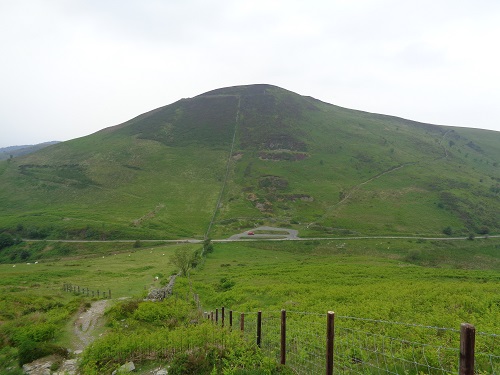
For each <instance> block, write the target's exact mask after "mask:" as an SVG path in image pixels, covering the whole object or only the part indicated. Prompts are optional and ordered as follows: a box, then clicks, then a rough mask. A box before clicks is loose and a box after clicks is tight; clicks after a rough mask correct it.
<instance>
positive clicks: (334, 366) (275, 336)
mask: <svg viewBox="0 0 500 375" xmlns="http://www.w3.org/2000/svg"><path fill="white" fill-rule="evenodd" d="M221 311H224V309H222V310H221ZM229 314H230V316H232V320H231V322H230V324H229V326H228V327H229V329H233V330H234V329H239V330H241V331H242V334H243V336H244V337H245V338H246V339H247V340H250V341H252V342H254V343H256V345H258V346H260V348H261V349H262V351H263V352H264V353H266V355H268V356H270V357H272V358H275V359H276V361H277V363H281V364H286V365H287V366H288V367H290V368H292V369H293V371H294V372H295V373H296V374H322V373H326V374H327V375H330V374H333V373H335V374H379V375H380V374H436V375H438V374H439V375H447V374H455V375H456V374H460V375H474V374H491V375H495V374H498V375H500V335H496V334H488V333H482V332H479V333H476V332H475V328H474V327H473V326H472V325H470V324H465V323H464V324H462V326H461V329H460V330H458V329H452V328H445V327H436V326H426V325H417V324H407V323H401V322H391V321H385V320H373V319H364V318H356V317H350V316H335V319H334V318H333V317H334V314H333V313H331V312H329V313H328V314H315V313H306V312H293V311H285V310H282V311H280V312H276V311H265V312H262V311H258V312H237V311H232V310H230V311H229ZM210 316H212V321H213V322H214V324H219V325H220V324H221V321H220V320H219V321H218V320H214V319H213V314H210V313H205V317H206V318H208V319H210ZM223 316H224V313H223V315H222V317H223ZM222 319H223V318H222ZM474 371H475V372H474Z"/></svg>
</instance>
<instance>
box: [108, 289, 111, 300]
mask: <svg viewBox="0 0 500 375" xmlns="http://www.w3.org/2000/svg"><path fill="white" fill-rule="evenodd" d="M108 296H109V297H108V298H109V299H111V289H108Z"/></svg>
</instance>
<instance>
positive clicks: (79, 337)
mask: <svg viewBox="0 0 500 375" xmlns="http://www.w3.org/2000/svg"><path fill="white" fill-rule="evenodd" d="M107 304H108V300H100V301H96V302H94V303H92V305H91V306H90V308H88V309H87V310H86V311H84V312H82V313H81V314H80V316H79V317H78V319H77V320H76V321H75V324H74V327H73V332H74V334H75V339H74V340H73V348H72V349H73V351H79V350H84V349H85V348H86V347H87V346H88V345H90V344H91V343H92V341H94V340H95V332H94V331H95V330H96V328H99V327H102V325H103V324H104V321H103V319H102V316H103V315H104V311H105V310H106V307H107Z"/></svg>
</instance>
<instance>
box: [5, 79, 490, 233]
mask: <svg viewBox="0 0 500 375" xmlns="http://www.w3.org/2000/svg"><path fill="white" fill-rule="evenodd" d="M499 145H500V133H497V132H491V131H484V130H475V129H464V128H457V127H449V126H436V125H430V124H422V123H417V122H414V121H409V120H404V119H400V118H395V117H391V116H384V115H378V114H372V113H366V112H362V111H355V110H350V109H346V108H341V107H338V106H334V105H331V104H328V103H324V102H321V101H319V100H316V99H314V98H310V97H304V96H300V95H298V94H295V93H292V92H290V91H287V90H284V89H281V88H278V87H275V86H270V85H249V86H235V87H229V88H223V89H218V90H213V91H210V92H207V93H205V94H202V95H199V96H196V97H194V98H190V99H182V100H179V101H178V102H175V103H173V104H170V105H167V106H165V107H161V108H158V109H155V110H153V111H151V112H148V113H145V114H143V115H140V116H138V117H136V118H134V119H131V120H130V121H127V122H125V123H123V124H120V125H118V126H115V127H110V128H107V129H104V130H102V131H100V132H97V133H95V134H92V135H89V136H87V137H83V138H79V139H75V140H72V141H69V142H64V143H61V144H58V145H55V146H51V147H49V148H46V149H44V150H41V151H40V152H37V153H35V154H32V155H28V156H25V157H19V158H13V159H11V160H9V161H5V162H2V163H0V205H1V206H2V211H3V214H2V216H1V218H0V228H4V229H6V230H9V231H10V232H12V233H17V234H20V235H23V236H28V237H43V238H45V237H49V238H92V239H112V238H190V237H198V238H202V237H203V236H204V234H205V232H206V231H207V228H210V232H209V233H208V234H209V235H210V236H212V237H214V238H221V237H228V236H229V235H231V234H233V233H235V232H240V231H241V230H242V229H249V228H252V227H254V226H256V225H262V224H267V225H274V226H281V227H293V228H295V229H298V230H299V231H300V235H301V236H308V235H309V236H318V235H321V236H330V235H347V234H365V235H369V234H370V235H379V234H399V235H401V234H405V235H407V234H410V235H442V232H443V229H445V228H446V229H447V230H446V231H447V233H454V234H457V235H462V234H468V233H497V232H500V217H499V215H500V214H499V213H500V199H499V196H500V170H499V166H498V162H499V160H500V147H499ZM219 198H220V202H219V203H218V199H219ZM212 219H213V222H212V224H213V225H211V224H210V223H211V220H212Z"/></svg>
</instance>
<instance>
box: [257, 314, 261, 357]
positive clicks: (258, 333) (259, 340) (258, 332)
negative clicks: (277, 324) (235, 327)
mask: <svg viewBox="0 0 500 375" xmlns="http://www.w3.org/2000/svg"><path fill="white" fill-rule="evenodd" d="M261 342H262V311H258V312H257V346H258V347H259V348H260V344H261Z"/></svg>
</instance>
